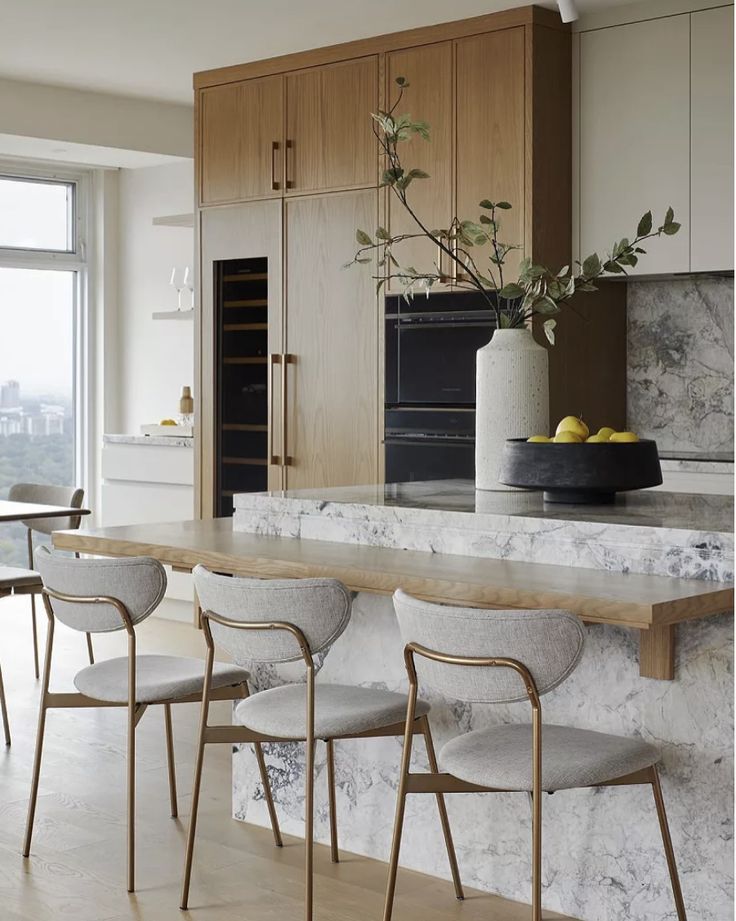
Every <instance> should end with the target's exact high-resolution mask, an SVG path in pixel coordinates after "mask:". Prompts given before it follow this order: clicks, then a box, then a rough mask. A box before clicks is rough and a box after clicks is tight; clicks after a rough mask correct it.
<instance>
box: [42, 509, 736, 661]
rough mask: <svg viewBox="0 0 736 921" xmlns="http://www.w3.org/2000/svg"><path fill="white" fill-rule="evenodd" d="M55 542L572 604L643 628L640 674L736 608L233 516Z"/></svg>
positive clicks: (724, 598) (671, 588)
mask: <svg viewBox="0 0 736 921" xmlns="http://www.w3.org/2000/svg"><path fill="white" fill-rule="evenodd" d="M53 543H54V546H55V547H57V548H59V549H62V550H74V551H78V552H79V553H88V554H96V555H102V556H151V557H154V558H155V559H157V560H159V561H160V562H161V563H165V564H167V565H169V566H172V567H173V568H174V569H175V570H179V571H184V572H189V571H191V570H192V569H193V568H194V567H195V566H197V565H198V564H202V565H203V566H207V567H208V568H210V569H214V570H216V571H218V572H223V573H231V574H233V575H240V576H251V577H256V578H260V579H283V578H309V577H332V578H336V579H340V580H341V581H342V582H344V583H345V585H347V586H348V588H350V589H352V590H353V591H356V592H359V591H364V592H373V593H375V594H384V595H388V594H392V593H393V592H394V590H395V589H397V588H399V587H401V588H403V589H404V590H405V591H407V592H409V593H410V594H412V595H417V596H420V597H422V598H426V599H429V600H432V601H437V602H440V603H445V604H461V605H473V606H478V607H487V608H564V609H566V610H569V611H573V612H574V613H576V614H577V615H579V616H580V617H581V618H582V619H583V620H584V621H586V622H587V623H600V624H614V625H616V626H619V627H629V628H633V629H636V630H639V631H640V633H639V636H640V644H639V648H640V655H639V671H640V674H641V675H642V676H643V677H646V678H661V679H671V678H673V677H674V651H675V626H676V624H678V623H680V622H681V621H685V620H693V619H695V618H700V617H709V616H711V615H714V614H722V613H724V612H727V611H730V610H732V609H733V598H734V592H733V585H731V584H726V583H722V582H707V581H701V580H698V579H674V578H667V577H664V576H648V575H638V574H620V573H613V572H606V571H598V570H591V569H583V568H575V567H570V566H552V565H549V564H543V563H523V562H511V561H507V560H489V559H482V558H477V557H465V556H456V555H453V554H449V553H445V554H440V553H428V552H424V551H416V550H394V549H390V548H383V547H368V546H361V545H356V544H338V543H330V542H327V541H317V540H304V539H296V538H285V537H263V536H260V535H255V534H248V533H244V532H239V531H233V528H232V519H230V518H221V519H211V520H203V521H182V522H172V523H162V524H140V525H126V526H121V527H114V528H97V529H89V530H78V531H55V532H54V534H53Z"/></svg>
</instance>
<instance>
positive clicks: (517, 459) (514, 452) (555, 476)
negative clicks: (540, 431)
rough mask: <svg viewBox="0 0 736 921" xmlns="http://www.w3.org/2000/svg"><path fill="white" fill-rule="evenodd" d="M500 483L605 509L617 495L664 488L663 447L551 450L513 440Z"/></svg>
mask: <svg viewBox="0 0 736 921" xmlns="http://www.w3.org/2000/svg"><path fill="white" fill-rule="evenodd" d="M498 479H499V481H500V482H501V483H503V484H504V485H505V486H517V487H519V488H521V489H543V490H544V501H545V502H568V503H571V504H576V505H580V504H584V505H603V504H606V503H610V502H614V501H615V499H616V493H617V492H625V491H628V490H631V489H646V488H647V487H649V486H659V485H660V483H661V482H662V469H661V468H660V466H659V454H658V453H657V442H656V441H650V440H646V439H642V440H641V441H637V442H633V443H629V444H626V443H615V442H601V443H597V444H596V443H583V444H559V443H554V442H548V443H546V444H539V443H536V444H535V443H530V442H528V441H527V440H526V439H525V438H510V439H509V440H508V441H507V442H506V444H505V446H504V453H503V459H502V461H501V472H500V475H499V477H498Z"/></svg>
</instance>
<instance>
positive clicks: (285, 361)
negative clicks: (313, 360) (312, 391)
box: [281, 353, 296, 467]
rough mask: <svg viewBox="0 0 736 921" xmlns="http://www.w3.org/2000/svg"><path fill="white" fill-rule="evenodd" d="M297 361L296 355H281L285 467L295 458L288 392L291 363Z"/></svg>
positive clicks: (282, 427)
mask: <svg viewBox="0 0 736 921" xmlns="http://www.w3.org/2000/svg"><path fill="white" fill-rule="evenodd" d="M295 363H296V356H295V355H288V354H286V353H284V354H283V355H282V356H281V451H282V452H283V465H284V467H291V465H292V464H293V463H294V458H293V457H291V456H290V454H289V448H288V438H289V405H288V402H289V401H288V400H287V392H288V376H289V375H288V370H289V365H290V364H295Z"/></svg>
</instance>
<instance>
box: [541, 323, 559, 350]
mask: <svg viewBox="0 0 736 921" xmlns="http://www.w3.org/2000/svg"><path fill="white" fill-rule="evenodd" d="M555 326H557V320H545V321H544V323H542V328H543V329H544V335H545V336H546V337H547V341H548V342H549V344H550V345H554V344H555Z"/></svg>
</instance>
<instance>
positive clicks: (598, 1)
mask: <svg viewBox="0 0 736 921" xmlns="http://www.w3.org/2000/svg"><path fill="white" fill-rule="evenodd" d="M527 2H528V0H527ZM620 2H621V0H577V6H578V9H579V10H580V12H581V13H582V12H589V11H591V10H597V9H601V8H605V7H610V6H614V5H617V4H618V3H620ZM523 5H525V3H523V2H518V0H453V2H452V3H448V2H447V0H63V2H61V0H2V2H1V3H0V6H1V7H2V10H1V12H0V77H8V78H12V79H18V80H31V81H34V82H37V83H51V84H59V85H64V86H72V87H79V88H83V89H90V90H98V91H101V92H109V93H119V94H122V95H128V96H142V97H148V98H155V99H165V100H169V101H173V102H191V98H192V95H191V85H192V73H193V72H195V71H198V70H207V69H209V68H213V67H221V66H224V65H227V64H240V63H243V62H245V61H250V60H258V59H260V58H267V57H272V56H274V55H277V54H285V53H288V52H292V51H302V50H304V49H307V48H318V47H320V46H322V45H330V44H335V43H338V42H344V41H350V40H352V39H356V38H363V37H366V36H370V35H381V34H383V33H385V32H397V31H399V30H401V29H407V28H413V27H415V26H422V25H430V24H432V23H437V22H446V21H448V20H451V19H464V18H466V17H468V16H478V15H481V14H483V13H490V12H494V11H496V10H502V9H508V8H509V7H515V6H523ZM543 5H544V6H550V7H553V6H555V4H554V2H552V0H543Z"/></svg>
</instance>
